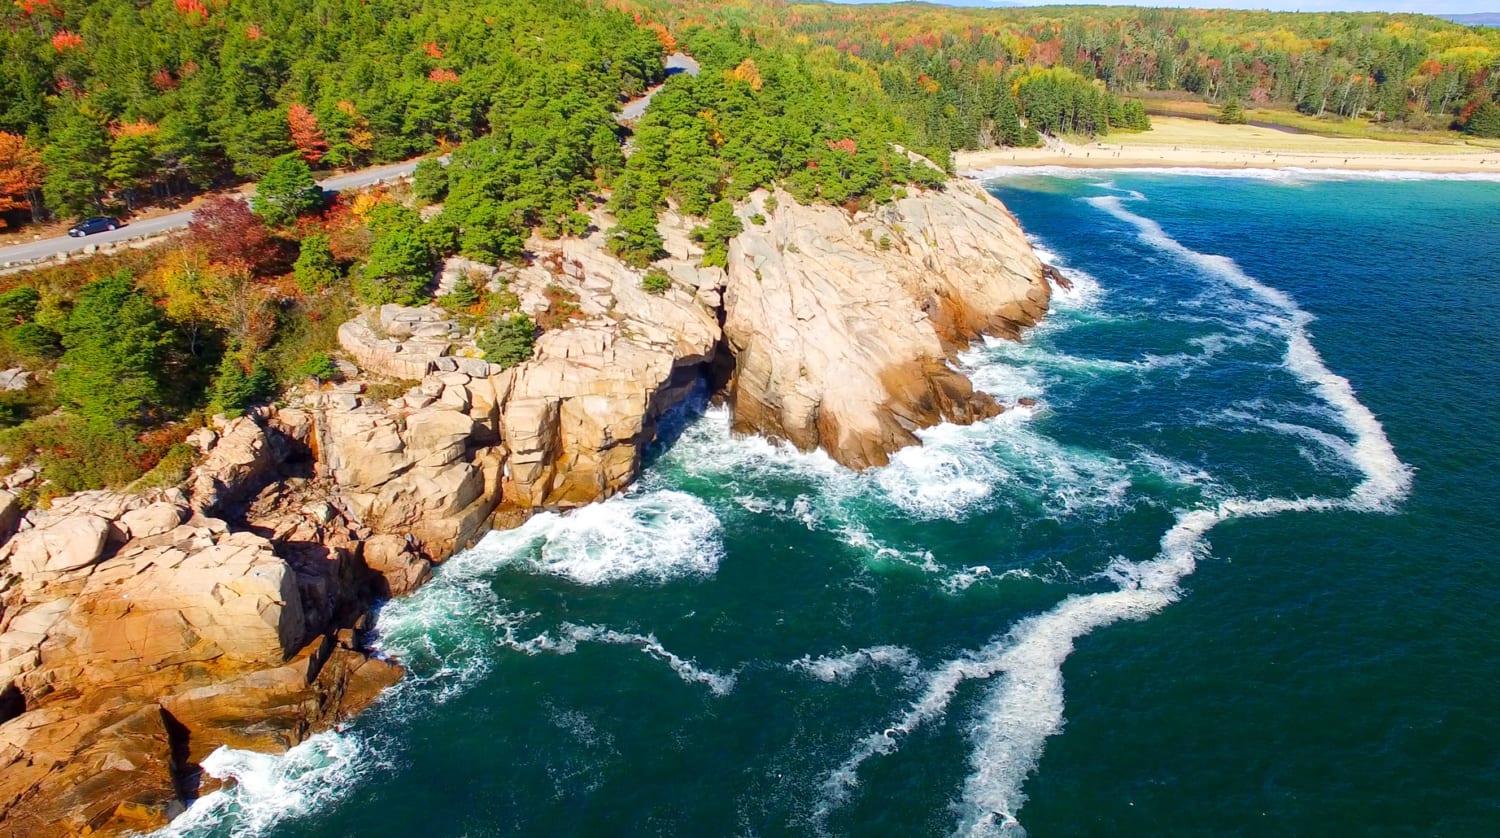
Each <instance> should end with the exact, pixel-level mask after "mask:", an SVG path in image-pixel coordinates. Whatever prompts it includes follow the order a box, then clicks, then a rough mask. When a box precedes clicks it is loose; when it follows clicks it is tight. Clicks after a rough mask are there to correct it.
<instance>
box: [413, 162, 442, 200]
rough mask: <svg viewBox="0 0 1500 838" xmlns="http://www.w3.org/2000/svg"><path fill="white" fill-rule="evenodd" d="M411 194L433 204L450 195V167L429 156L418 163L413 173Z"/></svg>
mask: <svg viewBox="0 0 1500 838" xmlns="http://www.w3.org/2000/svg"><path fill="white" fill-rule="evenodd" d="M411 194H412V195H414V196H416V199H417V200H419V201H421V202H423V203H426V204H433V203H437V202H438V201H441V200H443V199H444V198H446V197H447V196H448V167H447V166H444V165H443V164H442V163H440V162H438V161H437V160H434V159H432V158H428V159H426V160H423V161H422V162H420V163H418V164H417V168H416V169H414V170H412V173H411Z"/></svg>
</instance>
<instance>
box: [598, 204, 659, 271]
mask: <svg viewBox="0 0 1500 838" xmlns="http://www.w3.org/2000/svg"><path fill="white" fill-rule="evenodd" d="M609 232H610V239H609V251H610V252H611V253H613V254H615V255H616V256H618V257H620V260H621V261H623V262H624V263H625V264H627V265H630V266H631V267H635V268H644V267H646V266H647V265H649V264H651V263H652V262H655V261H656V260H657V259H660V258H661V257H662V256H663V255H665V253H666V251H665V250H664V249H663V246H664V245H665V242H663V241H662V238H661V234H660V233H658V232H657V231H656V210H654V209H652V208H650V207H641V208H638V209H634V210H631V211H630V212H627V213H625V214H624V215H623V216H621V218H620V223H619V224H617V225H615V227H614V228H613V229H611V230H610V231H609Z"/></svg>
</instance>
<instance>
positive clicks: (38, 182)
mask: <svg viewBox="0 0 1500 838" xmlns="http://www.w3.org/2000/svg"><path fill="white" fill-rule="evenodd" d="M42 173H43V172H42V156H41V154H40V153H39V152H38V151H37V150H36V149H35V148H33V147H32V145H31V144H30V143H29V142H27V140H26V138H25V137H22V136H20V135H19V134H7V133H5V132H4V131H0V228H4V227H5V218H4V216H3V213H6V212H10V211H11V210H15V209H25V208H26V207H28V206H30V204H29V202H28V200H27V197H26V196H27V193H29V192H32V191H33V190H36V189H40V188H41V187H42Z"/></svg>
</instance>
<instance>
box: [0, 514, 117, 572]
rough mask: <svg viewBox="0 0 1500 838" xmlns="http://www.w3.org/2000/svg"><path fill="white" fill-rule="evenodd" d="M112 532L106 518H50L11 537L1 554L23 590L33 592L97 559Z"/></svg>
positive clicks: (69, 516)
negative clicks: (16, 576) (17, 576)
mask: <svg viewBox="0 0 1500 838" xmlns="http://www.w3.org/2000/svg"><path fill="white" fill-rule="evenodd" d="M113 531H114V530H113V527H112V526H111V525H110V522H109V520H108V519H105V518H101V517H99V516H97V515H89V514H83V513H80V514H75V515H63V516H54V517H49V518H47V519H46V520H45V521H44V522H43V523H42V525H41V526H37V527H35V528H33V529H30V530H27V531H26V532H23V533H20V534H18V535H16V536H15V537H14V538H12V539H11V540H10V541H9V542H8V543H7V544H6V546H5V549H4V551H3V552H0V557H3V558H4V559H6V560H8V561H9V563H10V567H11V570H13V571H15V572H16V573H17V574H19V575H20V577H21V583H22V585H23V586H25V587H26V589H28V590H31V591H35V590H39V589H40V588H41V587H42V586H43V585H46V584H48V583H51V582H57V581H59V580H62V579H64V578H65V577H67V576H69V575H70V574H73V573H74V572H76V571H81V570H85V569H86V568H89V567H91V566H92V565H94V564H95V563H96V562H98V561H99V560H100V559H101V558H103V556H104V551H105V547H106V546H107V545H108V543H109V539H110V535H111V534H112V532H113Z"/></svg>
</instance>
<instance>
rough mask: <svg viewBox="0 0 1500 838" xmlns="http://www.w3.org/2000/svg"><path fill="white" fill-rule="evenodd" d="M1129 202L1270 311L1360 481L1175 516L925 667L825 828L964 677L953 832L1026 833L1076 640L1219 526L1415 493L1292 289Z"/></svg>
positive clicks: (934, 715) (1162, 242)
mask: <svg viewBox="0 0 1500 838" xmlns="http://www.w3.org/2000/svg"><path fill="white" fill-rule="evenodd" d="M1124 201H1125V199H1123V198H1121V197H1119V196H1105V197H1097V198H1091V199H1089V202H1090V203H1091V204H1093V205H1094V206H1096V207H1098V208H1099V209H1102V210H1104V211H1106V212H1109V213H1110V214H1112V215H1114V216H1116V217H1117V218H1120V219H1121V220H1123V221H1126V222H1129V223H1130V224H1132V225H1134V226H1135V227H1136V228H1137V230H1138V231H1139V234H1140V238H1141V240H1142V241H1144V242H1146V243H1147V244H1149V245H1151V246H1153V247H1155V248H1157V249H1159V250H1161V251H1163V252H1165V253H1167V254H1169V255H1171V256H1173V257H1176V258H1179V259H1181V260H1183V261H1184V262H1187V263H1189V264H1191V265H1194V266H1195V267H1197V268H1198V269H1199V270H1200V271H1201V272H1202V273H1203V274H1204V275H1206V276H1208V277H1209V278H1211V279H1214V280H1216V281H1219V282H1223V283H1225V284H1227V285H1228V286H1230V287H1232V288H1235V289H1237V290H1239V291H1241V292H1244V293H1248V294H1249V295H1251V296H1252V297H1254V298H1255V299H1256V301H1257V302H1258V303H1260V304H1262V305H1265V306H1267V307H1269V308H1271V309H1272V310H1273V311H1272V313H1271V315H1270V316H1269V317H1266V318H1265V319H1263V320H1262V321H1260V322H1258V323H1256V324H1254V327H1255V328H1263V327H1267V326H1274V327H1276V328H1278V329H1279V330H1280V331H1281V334H1282V336H1283V338H1284V340H1285V341H1286V347H1287V348H1286V352H1285V357H1284V364H1285V367H1286V369H1287V370H1288V371H1289V372H1290V373H1291V374H1292V375H1293V376H1295V377H1296V378H1297V379H1298V380H1299V381H1301V382H1302V383H1303V384H1304V385H1305V386H1307V387H1308V388H1309V389H1310V390H1311V391H1312V392H1313V393H1315V394H1316V395H1317V396H1318V397H1319V398H1320V399H1321V400H1322V401H1323V402H1324V403H1325V404H1327V405H1328V406H1329V407H1330V408H1332V411H1333V416H1334V418H1335V419H1336V420H1337V422H1338V424H1340V425H1341V426H1342V427H1343V428H1344V429H1345V430H1346V431H1347V432H1348V433H1349V434H1350V435H1351V436H1352V437H1353V441H1352V442H1343V441H1342V440H1340V439H1338V438H1336V437H1329V436H1327V435H1319V433H1317V432H1310V433H1305V434H1303V435H1305V436H1309V437H1310V438H1314V439H1316V440H1317V441H1319V442H1320V443H1322V444H1324V445H1325V446H1327V447H1328V448H1329V449H1330V450H1332V451H1336V452H1338V453H1339V454H1341V455H1342V456H1343V457H1345V458H1346V460H1347V461H1348V463H1349V464H1350V465H1351V466H1353V467H1354V468H1356V469H1357V470H1358V471H1359V473H1360V474H1361V475H1362V478H1363V479H1362V480H1361V481H1360V483H1359V484H1358V485H1357V486H1356V487H1355V488H1354V489H1353V491H1352V492H1351V493H1350V494H1349V495H1348V496H1347V497H1343V498H1321V497H1312V498H1260V499H1250V498H1235V497H1231V498H1227V499H1223V500H1221V501H1219V502H1218V503H1217V505H1214V506H1211V507H1208V508H1200V509H1191V510H1184V511H1181V512H1178V513H1177V516H1176V522H1175V524H1174V525H1173V526H1172V527H1171V528H1170V529H1169V530H1168V531H1167V532H1166V533H1165V534H1164V535H1163V536H1162V539H1161V543H1160V550H1159V552H1158V553H1157V555H1156V556H1155V557H1153V558H1152V559H1150V560H1146V561H1139V562H1133V561H1130V560H1128V559H1125V558H1118V559H1116V560H1115V561H1113V562H1111V564H1110V565H1109V567H1108V568H1107V569H1106V571H1105V573H1104V574H1103V576H1104V577H1105V578H1107V579H1109V580H1111V581H1113V582H1114V583H1115V585H1116V589H1115V590H1113V591H1108V592H1103V593H1094V594H1075V595H1072V596H1069V597H1067V598H1065V599H1064V600H1063V601H1062V602H1060V603H1059V604H1057V605H1056V606H1054V607H1053V608H1052V609H1050V610H1048V611H1045V612H1043V613H1041V614H1037V615H1035V616H1033V617H1030V618H1027V619H1025V620H1022V621H1021V622H1020V623H1018V624H1016V625H1015V626H1014V627H1012V628H1011V629H1010V630H1009V631H1008V632H1006V633H1005V634H1004V635H1002V636H1000V637H998V638H996V639H995V640H992V641H991V642H990V643H989V644H987V645H985V646H983V647H981V648H979V649H976V650H973V651H971V652H967V653H965V654H963V655H960V656H959V657H957V658H955V659H953V660H950V661H948V662H946V663H944V664H941V665H939V666H938V667H937V668H935V669H933V670H932V671H930V672H929V673H927V675H926V676H925V678H924V684H925V686H924V689H923V690H922V692H921V694H920V695H919V696H918V697H917V698H916V699H915V700H913V701H912V702H911V704H910V705H909V706H908V708H907V709H906V711H905V712H904V713H903V714H901V715H900V716H899V717H898V718H896V719H895V720H894V721H892V722H891V723H890V724H888V725H887V726H885V727H884V728H882V729H881V730H879V731H876V732H872V733H870V734H868V735H867V736H865V737H864V738H863V739H861V740H860V741H858V742H856V743H855V745H854V747H853V749H852V751H851V753H850V755H849V757H848V759H846V760H845V761H844V762H843V763H842V764H840V765H839V766H838V767H837V768H835V769H834V770H833V771H831V772H829V774H828V775H827V776H826V777H825V778H824V781H823V785H822V799H821V802H820V803H819V804H818V805H817V807H816V808H815V810H814V812H813V819H814V822H815V824H816V825H817V826H818V827H819V828H820V829H823V828H826V823H827V819H828V817H829V816H830V815H831V814H832V812H833V811H835V810H836V809H837V808H839V807H840V806H842V805H843V804H844V803H845V802H846V801H847V800H848V798H849V796H850V794H851V792H852V790H853V788H854V787H855V786H857V784H858V781H859V769H860V767H861V766H862V765H863V764H864V763H865V762H866V761H868V760H869V759H872V758H875V757H878V756H881V755H885V754H890V753H892V752H894V751H896V750H897V749H899V747H900V744H901V741H902V740H903V738H904V737H905V736H906V735H907V734H909V733H910V732H912V731H913V730H915V729H916V728H917V727H919V726H921V725H923V724H926V723H928V722H930V721H933V720H935V719H938V718H941V717H942V716H943V715H944V714H945V713H946V712H947V709H948V706H949V704H950V703H951V701H952V700H953V698H954V696H955V695H956V693H957V692H958V690H959V687H960V686H961V685H962V684H963V683H964V682H965V681H968V680H990V679H994V683H993V684H992V685H991V686H990V687H989V689H988V691H987V694H986V695H985V696H984V698H983V699H982V701H981V703H980V705H979V707H978V708H977V710H976V712H975V721H974V723H973V727H972V734H971V738H972V742H973V750H972V752H971V756H970V767H971V773H970V774H969V776H968V778H967V779H966V780H965V782H964V788H963V793H962V797H961V800H960V801H959V803H958V804H957V807H956V808H957V811H958V814H959V820H958V823H957V825H956V828H955V831H954V832H955V834H956V835H967V836H990V835H1024V834H1025V830H1024V829H1023V828H1022V827H1021V825H1020V822H1019V821H1018V819H1017V817H1016V814H1017V813H1018V812H1019V811H1020V809H1021V807H1022V806H1023V805H1024V804H1025V802H1026V795H1025V792H1024V785H1025V781H1026V778H1027V777H1028V776H1029V775H1030V773H1031V772H1032V771H1033V770H1034V769H1035V767H1036V765H1037V761H1038V759H1039V758H1040V756H1041V753H1042V749H1043V747H1044V745H1045V742H1046V739H1047V738H1048V737H1050V736H1052V735H1054V734H1056V733H1057V732H1058V731H1059V730H1060V729H1061V728H1062V725H1063V707H1064V691H1063V679H1062V665H1063V662H1064V661H1065V660H1066V659H1067V657H1068V655H1069V654H1071V652H1072V651H1073V647H1074V644H1075V642H1076V641H1077V639H1078V638H1079V637H1082V636H1084V635H1087V634H1089V633H1090V632H1092V631H1094V630H1096V629H1098V628H1101V627H1103V626H1107V625H1109V624H1111V623H1115V622H1118V621H1121V620H1139V619H1145V618H1147V617H1149V616H1151V615H1152V614H1155V613H1157V612H1158V611H1160V610H1161V609H1163V608H1165V607H1166V606H1167V605H1169V604H1171V603H1172V602H1174V601H1175V600H1176V599H1177V598H1178V597H1179V596H1181V590H1180V588H1179V585H1180V583H1181V581H1182V579H1183V578H1185V577H1186V576H1188V575H1189V574H1191V573H1192V572H1193V571H1194V569H1195V568H1196V566H1197V562H1198V561H1199V560H1201V559H1202V558H1203V557H1204V556H1205V555H1207V551H1208V545H1207V541H1206V539H1207V536H1208V533H1209V532H1210V531H1211V530H1212V529H1213V528H1214V527H1215V526H1216V525H1217V524H1218V523H1220V522H1221V521H1224V520H1226V519H1229V518H1235V517H1255V516H1266V515H1276V514H1282V513H1287V512H1316V511H1328V510H1335V509H1347V510H1356V511H1369V512H1375V511H1389V510H1392V509H1394V508H1395V506H1396V505H1397V504H1398V503H1400V501H1401V500H1403V499H1404V498H1405V497H1406V496H1407V494H1408V492H1409V491H1410V486H1411V470H1410V468H1409V467H1408V466H1406V465H1405V464H1404V463H1402V462H1401V460H1400V458H1399V457H1397V455H1396V453H1395V450H1394V448H1393V447H1392V446H1391V444H1390V441H1389V439H1387V437H1386V435H1385V431H1384V429H1383V427H1382V426H1381V424H1380V422H1379V420H1378V419H1377V418H1376V417H1375V415H1374V414H1373V413H1372V412H1371V411H1370V410H1369V408H1367V407H1366V406H1365V405H1364V404H1363V403H1361V402H1360V401H1359V399H1358V398H1357V396H1356V395H1355V392H1354V388H1353V387H1352V386H1351V385H1350V384H1349V382H1348V380H1347V379H1345V378H1343V377H1342V376H1339V375H1337V374H1335V373H1333V372H1332V371H1331V370H1329V369H1328V367H1327V365H1326V364H1324V362H1323V359H1322V357H1321V355H1320V354H1319V353H1318V352H1317V349H1316V348H1315V347H1314V346H1313V344H1312V341H1311V339H1310V338H1309V336H1308V331H1307V328H1308V324H1309V323H1310V322H1311V321H1312V319H1313V318H1312V316H1311V315H1310V314H1308V313H1307V312H1305V311H1303V310H1302V309H1301V308H1300V307H1298V306H1297V304H1296V302H1295V301H1294V300H1293V299H1292V298H1291V297H1290V295H1288V294H1286V293H1284V292H1282V291H1280V290H1279V289H1275V288H1272V287H1270V286H1267V285H1265V284H1263V283H1261V282H1259V281H1258V280H1256V279H1254V278H1253V277H1251V276H1249V275H1248V274H1246V273H1245V272H1244V271H1243V270H1242V269H1241V268H1240V267H1239V266H1238V265H1237V264H1236V263H1235V262H1234V261H1233V260H1230V259H1228V258H1226V257H1223V256H1217V255H1213V254H1205V253H1199V252H1197V251H1194V250H1192V249H1190V248H1188V247H1186V246H1185V245H1183V244H1181V243H1180V242H1178V241H1177V240H1175V239H1173V238H1172V237H1171V236H1169V235H1168V234H1167V233H1166V232H1165V231H1164V230H1163V228H1162V227H1161V225H1159V224H1157V223H1156V222H1155V221H1152V220H1151V219H1148V218H1145V217H1143V216H1140V215H1137V214H1135V213H1133V212H1130V211H1129V210H1128V209H1126V208H1125V205H1124ZM1281 430H1283V431H1288V430H1291V429H1290V428H1286V429H1281ZM1309 430H1311V429H1309ZM1299 433H1300V432H1299ZM1174 470H1175V469H1174ZM1195 480H1205V481H1209V482H1211V480H1212V478H1211V477H1208V476H1207V475H1201V476H1197V475H1195Z"/></svg>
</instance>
